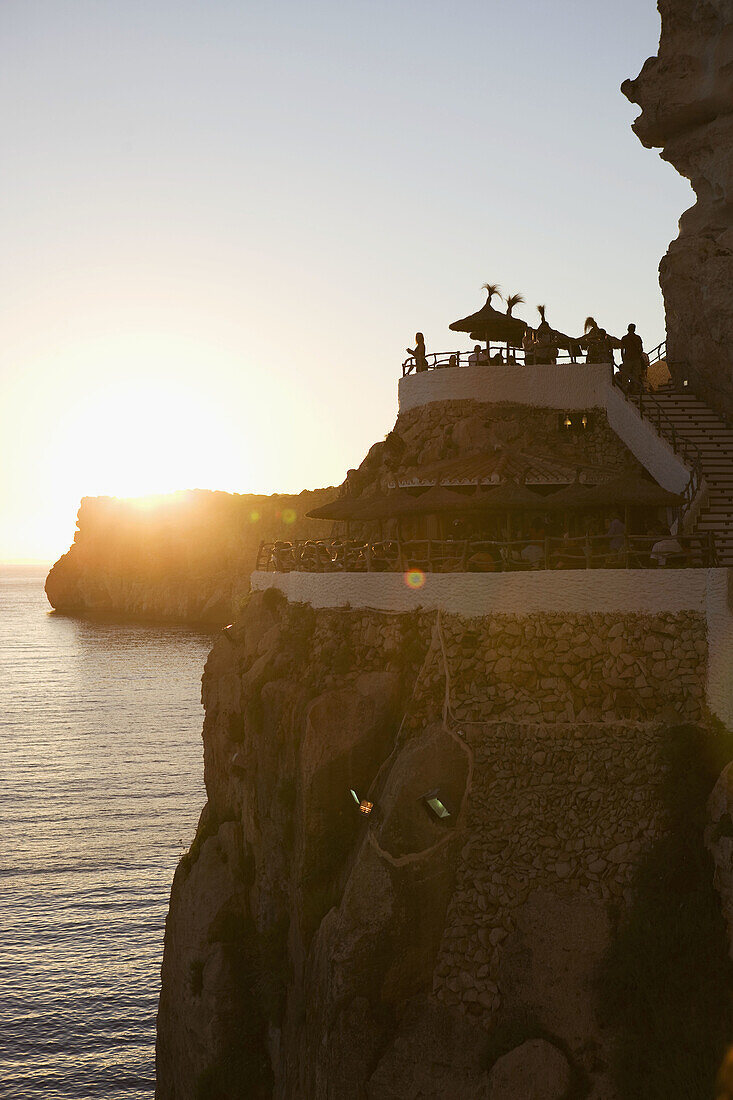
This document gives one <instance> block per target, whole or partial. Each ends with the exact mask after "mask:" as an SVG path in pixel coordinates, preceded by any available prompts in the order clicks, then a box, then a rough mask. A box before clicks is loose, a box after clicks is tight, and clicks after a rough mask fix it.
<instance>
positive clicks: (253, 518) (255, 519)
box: [249, 508, 260, 523]
mask: <svg viewBox="0 0 733 1100" xmlns="http://www.w3.org/2000/svg"><path fill="white" fill-rule="evenodd" d="M259 520H260V513H259V512H258V511H257V509H256V508H255V509H254V510H253V511H252V512H250V513H249V521H250V523H259Z"/></svg>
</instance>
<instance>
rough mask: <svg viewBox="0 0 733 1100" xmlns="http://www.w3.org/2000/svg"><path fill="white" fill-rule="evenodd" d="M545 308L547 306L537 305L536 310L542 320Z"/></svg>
mask: <svg viewBox="0 0 733 1100" xmlns="http://www.w3.org/2000/svg"><path fill="white" fill-rule="evenodd" d="M546 308H547V307H546V306H537V312H538V313H539V315H540V317H541V318H542V320H543V321H544V319H545V309H546Z"/></svg>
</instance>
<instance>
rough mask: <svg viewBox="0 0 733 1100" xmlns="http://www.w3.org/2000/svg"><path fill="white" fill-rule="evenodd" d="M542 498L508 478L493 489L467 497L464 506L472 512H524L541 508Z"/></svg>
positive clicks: (542, 504) (542, 505)
mask: <svg viewBox="0 0 733 1100" xmlns="http://www.w3.org/2000/svg"><path fill="white" fill-rule="evenodd" d="M544 499H545V498H544V497H542V496H540V494H539V493H533V492H532V490H531V489H528V488H527V487H526V486H525V485H520V484H519V483H518V482H516V481H511V480H509V481H503V482H501V484H500V485H497V487H496V488H495V489H488V490H486V491H485V492H482V493H478V494H477V495H476V496H473V497H467V498H466V505H465V506H466V509H467V510H470V511H472V512H526V511H531V510H533V509H541V508H543V507H544Z"/></svg>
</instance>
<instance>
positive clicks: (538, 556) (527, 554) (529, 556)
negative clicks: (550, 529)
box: [519, 524, 545, 569]
mask: <svg viewBox="0 0 733 1100" xmlns="http://www.w3.org/2000/svg"><path fill="white" fill-rule="evenodd" d="M529 537H530V539H531V542H528V543H527V545H526V546H525V547H524V549H523V550H522V551H521V553H520V555H519V556H520V558H521V560H522V561H523V562H526V563H527V564H528V565H530V566H531V567H532V569H539V567H540V563H541V562H542V561H543V560H544V557H545V546H544V541H545V532H544V530H543V529H542V527H540V526H537V525H535V524H533V525H532V526H531V527H530V529H529Z"/></svg>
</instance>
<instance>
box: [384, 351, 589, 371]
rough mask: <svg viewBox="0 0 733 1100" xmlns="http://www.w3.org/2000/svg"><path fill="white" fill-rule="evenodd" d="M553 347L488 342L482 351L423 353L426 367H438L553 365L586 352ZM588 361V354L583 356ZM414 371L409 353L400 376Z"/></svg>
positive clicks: (573, 360)
mask: <svg viewBox="0 0 733 1100" xmlns="http://www.w3.org/2000/svg"><path fill="white" fill-rule="evenodd" d="M551 351H552V349H547V348H545V349H542V348H535V349H533V350H531V351H526V352H525V351H524V350H523V349H522V348H509V349H508V350H507V346H506V344H491V345H490V346H489V349H488V351H487V350H486V348H482V349H481V352H475V351H434V352H430V354H429V355H426V357H425V362H426V367H425V368H424V369H426V370H440V369H442V368H444V367H473V366H481V367H492V366H497V367H502V366H503V367H507V366H508V367H514V366H527V367H530V366H554V364H555V363H578V362H582V361H583V357H584V355H585V353H582V355H581V356H579V355H577V354H573V353H571V352H562V353H560V352H558V353H557V354H551ZM585 361H586V362H587V358H586V360H585ZM413 373H418V372H417V361H416V359H415V356H414V355H410V356H408V358H407V359H405V361H404V363H403V364H402V377H403V378H404V377H405V375H407V374H413Z"/></svg>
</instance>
